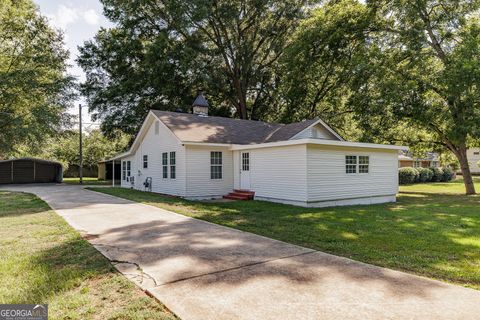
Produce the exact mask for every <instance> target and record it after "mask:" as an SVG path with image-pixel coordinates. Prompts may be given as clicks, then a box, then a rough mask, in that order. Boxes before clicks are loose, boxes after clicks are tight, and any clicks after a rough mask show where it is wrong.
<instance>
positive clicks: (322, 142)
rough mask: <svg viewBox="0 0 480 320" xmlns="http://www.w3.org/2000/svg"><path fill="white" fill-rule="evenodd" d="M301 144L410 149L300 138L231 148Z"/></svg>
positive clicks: (396, 147)
mask: <svg viewBox="0 0 480 320" xmlns="http://www.w3.org/2000/svg"><path fill="white" fill-rule="evenodd" d="M301 144H310V145H322V146H337V147H350V148H368V149H384V150H408V147H407V146H396V145H388V144H376V143H364V142H349V141H337V140H323V139H298V140H287V141H278V142H267V143H259V144H254V145H238V144H234V145H232V148H231V149H232V150H245V149H259V148H271V147H283V146H293V145H301Z"/></svg>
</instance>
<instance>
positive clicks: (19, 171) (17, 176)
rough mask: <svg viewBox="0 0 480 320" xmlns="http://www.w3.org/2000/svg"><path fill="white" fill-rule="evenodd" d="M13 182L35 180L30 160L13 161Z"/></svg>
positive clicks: (33, 168) (30, 181)
mask: <svg viewBox="0 0 480 320" xmlns="http://www.w3.org/2000/svg"><path fill="white" fill-rule="evenodd" d="M12 182H13V183H32V182H35V167H34V164H33V161H31V160H17V161H13V181H12Z"/></svg>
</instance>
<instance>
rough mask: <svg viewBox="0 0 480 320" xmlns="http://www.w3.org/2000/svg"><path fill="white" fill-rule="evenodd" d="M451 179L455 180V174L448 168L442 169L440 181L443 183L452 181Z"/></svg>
mask: <svg viewBox="0 0 480 320" xmlns="http://www.w3.org/2000/svg"><path fill="white" fill-rule="evenodd" d="M453 178H455V172H454V171H453V170H452V169H450V168H444V169H443V177H442V181H445V182H448V181H452V180H453Z"/></svg>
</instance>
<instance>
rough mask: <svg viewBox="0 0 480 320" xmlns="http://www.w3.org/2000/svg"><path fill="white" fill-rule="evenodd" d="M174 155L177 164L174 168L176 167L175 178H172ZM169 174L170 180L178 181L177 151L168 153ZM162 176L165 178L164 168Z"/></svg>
mask: <svg viewBox="0 0 480 320" xmlns="http://www.w3.org/2000/svg"><path fill="white" fill-rule="evenodd" d="M172 153H174V154H175V164H174V165H173V167H175V178H172V164H171V161H172ZM167 157H168V169H167V170H168V172H169V178H170V180H177V152H176V151H170V152H168V156H167ZM162 176H163V168H162Z"/></svg>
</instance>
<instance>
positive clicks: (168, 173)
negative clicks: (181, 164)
mask: <svg viewBox="0 0 480 320" xmlns="http://www.w3.org/2000/svg"><path fill="white" fill-rule="evenodd" d="M164 154H166V155H167V164H166V165H165V164H163V155H164ZM169 166H170V165H169V157H168V152H162V180H168V177H169V176H170V168H169ZM164 167H167V177H166V178H165V177H164V176H163V169H164Z"/></svg>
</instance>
